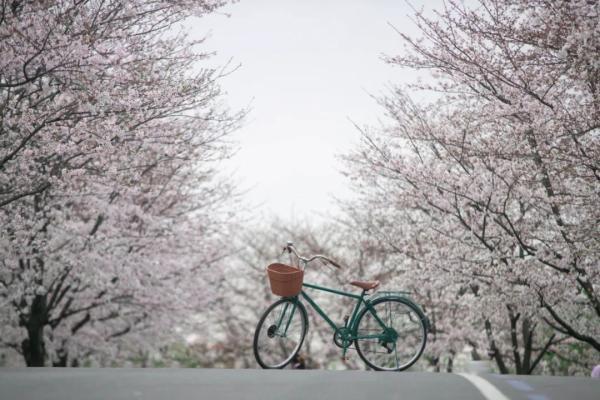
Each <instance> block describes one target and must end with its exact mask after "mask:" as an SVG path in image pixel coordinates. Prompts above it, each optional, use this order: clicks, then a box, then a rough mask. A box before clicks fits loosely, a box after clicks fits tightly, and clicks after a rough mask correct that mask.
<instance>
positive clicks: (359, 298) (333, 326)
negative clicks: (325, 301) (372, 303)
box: [300, 283, 368, 331]
mask: <svg viewBox="0 0 600 400" xmlns="http://www.w3.org/2000/svg"><path fill="white" fill-rule="evenodd" d="M302 286H305V287H307V288H310V289H315V290H320V291H323V292H329V293H333V294H337V295H340V296H345V297H350V298H353V299H356V300H357V302H356V305H355V306H354V311H353V312H352V317H351V318H350V320H349V322H348V326H353V325H354V319H355V318H356V316H357V314H358V310H359V309H360V306H361V304H363V303H364V304H366V305H368V304H367V302H365V300H364V297H365V292H364V291H363V292H362V293H361V294H360V295H356V294H354V293H348V292H344V291H341V290H335V289H330V288H326V287H323V286H319V285H313V284H310V283H303V284H302ZM300 294H301V295H302V297H303V298H304V300H306V301H307V302H308V304H310V305H311V307H312V308H314V309H315V311H316V312H317V314H319V315H320V316H321V318H323V319H324V320H325V322H327V323H328V324H329V326H330V327H331V329H333V330H334V331H335V330H337V329H338V328H339V327H338V326H337V325H336V324H335V322H333V321H332V320H331V318H329V316H328V315H327V314H325V312H324V311H323V310H322V309H321V307H319V305H318V304H317V303H315V301H314V300H313V299H312V298H311V297H310V296H309V295H308V294H307V293H306V292H305V291H304V290H303V291H301V292H300Z"/></svg>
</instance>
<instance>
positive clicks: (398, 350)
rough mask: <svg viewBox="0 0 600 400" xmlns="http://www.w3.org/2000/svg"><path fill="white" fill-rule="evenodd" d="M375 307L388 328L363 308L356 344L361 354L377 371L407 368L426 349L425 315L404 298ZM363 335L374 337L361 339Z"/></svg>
mask: <svg viewBox="0 0 600 400" xmlns="http://www.w3.org/2000/svg"><path fill="white" fill-rule="evenodd" d="M371 305H372V306H373V308H374V310H375V313H376V314H377V316H378V317H379V319H380V320H381V321H383V322H384V324H385V328H384V327H382V326H381V324H380V323H379V321H377V319H376V318H375V316H374V315H373V313H372V312H371V311H369V309H367V308H365V309H363V310H362V312H361V314H360V315H359V317H358V320H357V321H358V322H357V327H358V328H357V337H358V339H356V340H355V345H356V350H357V352H358V355H359V356H360V358H362V360H363V361H364V362H365V363H366V364H367V365H368V366H369V367H371V368H373V369H374V370H377V371H402V370H405V369H407V368H408V367H410V366H411V365H413V364H414V363H415V362H416V361H417V360H418V359H419V357H421V354H422V353H423V350H424V349H425V344H426V342H427V324H426V322H425V321H426V317H425V315H424V314H423V313H422V312H421V310H419V309H418V308H417V307H416V306H414V305H413V304H411V302H410V301H407V300H404V299H402V298H381V299H378V300H375V301H374V302H373V303H371ZM361 336H371V337H369V338H362V339H361V338H360V337H361ZM373 336H379V337H373Z"/></svg>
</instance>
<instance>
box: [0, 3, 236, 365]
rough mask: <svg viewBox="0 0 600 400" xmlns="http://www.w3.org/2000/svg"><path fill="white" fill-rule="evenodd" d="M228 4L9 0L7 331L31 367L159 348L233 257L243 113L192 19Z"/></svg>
mask: <svg viewBox="0 0 600 400" xmlns="http://www.w3.org/2000/svg"><path fill="white" fill-rule="evenodd" d="M222 3H223V2H221V1H212V0H202V1H186V0H181V1H136V2H122V1H116V0H115V1H112V0H109V1H81V2H70V1H61V0H48V1H25V0H23V1H19V0H15V1H2V2H0V53H1V54H2V58H1V59H0V225H1V226H2V230H1V231H0V254H2V258H1V259H0V268H1V270H0V304H1V305H2V306H1V310H2V311H1V312H0V326H2V328H1V333H2V335H1V336H2V339H1V340H2V343H1V344H2V345H3V346H4V347H9V348H12V349H14V350H16V351H17V352H18V353H20V354H21V355H22V356H23V358H24V360H25V362H26V364H27V365H30V366H41V365H48V364H53V365H67V364H73V363H76V362H77V360H78V359H80V358H82V357H89V356H92V355H95V354H104V355H107V354H108V355H109V356H110V357H112V358H116V357H119V356H121V355H123V354H127V352H128V351H130V350H132V349H139V348H141V347H144V346H150V345H152V346H156V344H157V343H160V341H161V340H164V339H167V338H169V339H170V338H172V337H173V335H177V334H178V331H179V329H175V328H176V327H178V326H179V327H181V326H185V325H186V324H193V323H194V318H192V315H193V313H197V312H198V310H200V309H201V307H203V306H204V305H206V303H207V302H208V301H209V300H210V298H211V296H212V295H213V293H212V292H211V288H212V286H211V285H210V283H211V282H212V281H213V280H216V279H217V278H218V275H219V268H218V267H217V266H216V263H217V262H218V261H219V260H220V259H221V258H222V257H223V256H224V255H225V254H226V249H225V244H223V243H222V239H221V238H222V234H223V233H225V232H224V231H226V229H227V228H226V225H225V224H223V222H224V221H225V220H226V219H227V218H230V217H231V215H230V214H228V213H229V212H230V211H228V210H231V208H229V207H230V206H233V203H232V186H231V184H230V183H229V182H228V181H227V180H225V179H222V178H220V177H219V175H218V173H217V172H218V162H219V161H220V160H222V159H223V158H225V157H227V156H228V154H229V148H230V145H229V144H228V143H227V142H226V141H225V137H226V135H227V134H228V133H229V132H231V131H232V130H233V129H234V128H235V127H236V126H237V124H238V122H239V120H240V118H241V116H242V115H241V114H234V113H230V112H229V111H228V110H227V108H226V107H225V106H224V105H223V104H222V101H221V97H222V96H221V93H220V90H219V86H218V80H219V78H220V77H221V76H222V75H223V74H224V73H227V71H219V70H214V69H202V70H199V71H198V69H197V67H198V66H199V65H202V62H203V60H205V59H206V58H207V56H208V55H207V54H204V53H202V52H201V51H200V48H199V46H200V45H201V44H202V40H199V41H198V40H191V39H189V38H188V37H187V34H186V33H185V31H183V30H182V28H181V22H183V21H184V20H186V19H188V18H190V17H200V16H202V15H204V14H206V13H210V12H212V11H214V10H215V9H216V8H218V7H219V6H221V5H222Z"/></svg>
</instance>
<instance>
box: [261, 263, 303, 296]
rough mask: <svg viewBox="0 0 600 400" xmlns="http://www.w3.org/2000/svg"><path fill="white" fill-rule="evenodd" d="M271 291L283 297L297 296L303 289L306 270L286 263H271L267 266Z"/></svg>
mask: <svg viewBox="0 0 600 400" xmlns="http://www.w3.org/2000/svg"><path fill="white" fill-rule="evenodd" d="M267 274H268V275H269V283H270V284H271V292H273V294H275V295H277V296H281V297H293V296H296V295H297V294H298V293H300V291H301V290H302V281H303V279H304V271H302V270H301V269H298V268H295V267H291V266H289V265H286V264H279V263H275V264H271V265H269V266H268V267H267Z"/></svg>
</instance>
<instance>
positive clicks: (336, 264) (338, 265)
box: [327, 260, 342, 269]
mask: <svg viewBox="0 0 600 400" xmlns="http://www.w3.org/2000/svg"><path fill="white" fill-rule="evenodd" d="M327 262H329V263H330V264H331V265H333V266H334V267H336V268H338V269H342V266H341V265H340V264H338V263H336V262H335V261H333V260H327Z"/></svg>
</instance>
